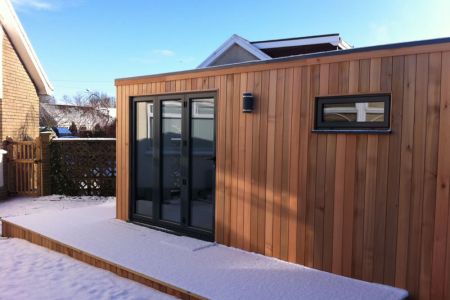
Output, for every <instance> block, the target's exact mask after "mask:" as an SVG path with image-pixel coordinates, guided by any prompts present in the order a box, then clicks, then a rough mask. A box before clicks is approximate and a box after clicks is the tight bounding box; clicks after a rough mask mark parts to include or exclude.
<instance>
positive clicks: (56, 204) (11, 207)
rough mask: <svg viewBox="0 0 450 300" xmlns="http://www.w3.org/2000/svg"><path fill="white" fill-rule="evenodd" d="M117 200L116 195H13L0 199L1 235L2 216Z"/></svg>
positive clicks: (0, 228)
mask: <svg viewBox="0 0 450 300" xmlns="http://www.w3.org/2000/svg"><path fill="white" fill-rule="evenodd" d="M115 201H116V198H115V197H97V196H94V197H93V196H74V197H70V196H61V195H51V196H44V197H11V198H9V199H7V200H0V236H1V232H2V227H1V219H2V218H7V217H15V216H23V215H30V214H37V213H44V212H49V211H55V210H63V209H70V208H77V207H86V206H91V205H100V204H111V203H112V204H114V203H115Z"/></svg>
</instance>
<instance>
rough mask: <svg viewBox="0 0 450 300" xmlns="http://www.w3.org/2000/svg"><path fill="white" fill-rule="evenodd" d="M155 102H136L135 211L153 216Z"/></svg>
mask: <svg viewBox="0 0 450 300" xmlns="http://www.w3.org/2000/svg"><path fill="white" fill-rule="evenodd" d="M153 137H154V132H153V103H148V102H137V103H136V205H135V213H137V214H140V215H144V216H147V217H152V216H153V188H154V186H153V181H152V175H153Z"/></svg>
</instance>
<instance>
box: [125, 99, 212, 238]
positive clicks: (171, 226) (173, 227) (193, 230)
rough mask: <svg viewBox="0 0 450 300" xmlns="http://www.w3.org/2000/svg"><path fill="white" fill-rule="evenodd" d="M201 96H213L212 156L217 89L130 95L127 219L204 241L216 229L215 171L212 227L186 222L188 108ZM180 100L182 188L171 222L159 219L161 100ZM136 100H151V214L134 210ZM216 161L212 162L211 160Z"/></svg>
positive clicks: (189, 189) (188, 143) (188, 197)
mask: <svg viewBox="0 0 450 300" xmlns="http://www.w3.org/2000/svg"><path fill="white" fill-rule="evenodd" d="M202 98H214V102H215V103H214V159H215V156H216V153H217V148H216V134H217V109H216V108H217V93H216V92H199V93H195V92H194V93H177V94H164V95H156V96H136V97H131V98H130V105H131V107H130V114H131V118H130V122H131V124H130V129H131V134H130V137H131V141H130V147H131V151H130V162H131V169H130V183H131V184H130V186H131V189H130V191H129V197H130V198H129V199H130V205H129V214H130V220H131V221H132V222H133V223H138V224H140V225H144V226H148V227H152V228H155V229H158V230H163V231H168V232H171V233H174V234H182V235H188V236H192V237H195V238H199V239H202V240H207V241H214V231H215V188H216V187H215V183H216V182H215V172H214V178H213V208H212V209H213V214H212V218H213V220H212V228H211V231H209V230H205V229H202V228H198V227H193V226H190V225H189V221H190V217H191V216H190V209H189V208H190V204H191V203H190V201H191V200H190V195H191V187H190V174H191V158H190V153H191V142H190V130H191V124H190V123H191V110H190V103H191V100H192V99H202ZM168 100H173V101H181V102H182V151H181V172H182V173H181V174H182V186H184V188H182V191H181V199H182V200H181V204H180V205H181V208H180V210H181V222H180V223H176V222H171V221H168V220H162V219H161V200H162V199H161V197H162V195H161V184H162V182H161V175H162V161H161V147H162V141H161V122H162V118H161V102H162V101H168ZM137 102H153V104H154V106H153V107H154V122H155V124H154V130H155V136H154V146H153V149H154V150H153V151H154V154H153V157H154V158H153V163H154V174H153V176H152V178H153V179H154V180H155V186H157V187H158V188H155V189H153V199H154V200H153V217H152V218H151V217H148V216H144V215H141V214H137V213H135V211H136V202H135V200H136V180H135V178H136V170H137V169H136V146H135V141H136V113H135V112H136V103H137ZM214 165H215V164H214Z"/></svg>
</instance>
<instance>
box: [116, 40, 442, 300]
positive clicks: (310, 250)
mask: <svg viewBox="0 0 450 300" xmlns="http://www.w3.org/2000/svg"><path fill="white" fill-rule="evenodd" d="M416 49H417V51H413V50H412V49H411V48H406V49H404V52H399V51H393V52H392V53H395V56H394V55H388V53H387V52H386V51H385V50H383V51H380V52H373V53H372V55H366V54H355V55H353V56H347V58H346V59H342V57H336V58H335V59H333V58H332V57H331V58H330V57H328V58H326V59H325V58H324V59H319V60H308V61H305V62H295V61H294V62H292V63H291V64H288V63H280V64H270V65H269V64H268V65H267V66H265V67H262V66H259V65H258V67H255V66H248V67H236V68H235V69H232V70H228V71H224V70H222V69H217V70H215V71H208V72H206V71H205V72H204V74H203V73H199V74H200V75H199V74H197V73H192V74H189V73H186V74H184V75H177V76H174V77H173V78H172V77H171V76H168V77H165V76H164V77H161V78H160V80H159V81H158V80H157V79H155V78H153V77H151V78H148V83H146V82H138V83H136V84H134V83H133V84H125V83H123V84H120V85H118V87H117V98H118V125H117V126H118V130H117V142H118V147H117V159H118V161H117V168H118V175H117V199H118V204H117V217H118V218H120V219H124V220H128V218H129V216H128V207H129V199H128V195H129V184H130V183H129V182H128V181H129V178H128V176H129V172H130V167H129V146H130V141H129V138H130V135H129V134H130V132H129V125H130V124H129V120H130V119H129V117H130V111H129V97H131V96H135V95H146V94H159V93H171V92H185V91H202V90H217V141H216V143H217V144H216V145H217V146H216V147H217V171H216V172H217V173H216V224H215V239H216V240H217V241H218V242H219V243H222V244H225V245H229V246H233V247H238V248H242V249H245V250H250V251H254V252H258V253H262V254H265V255H269V256H274V257H278V258H280V259H283V260H288V261H291V262H296V263H300V264H303V265H306V266H309V267H314V268H317V269H322V270H326V271H330V272H334V273H337V274H343V275H345V276H349V277H353V278H358V279H364V280H368V281H374V282H380V283H385V284H389V285H395V286H398V287H402V288H406V289H407V290H409V291H410V292H411V293H412V295H413V298H420V299H444V298H447V299H448V297H449V293H450V290H449V286H450V246H449V243H450V242H449V241H450V228H449V227H450V222H449V214H450V212H449V207H450V206H449V204H448V203H449V198H450V192H449V191H450V189H449V185H450V160H449V158H448V157H449V156H448V149H450V136H449V133H448V132H449V128H450V123H449V122H450V121H449V120H450V114H449V111H448V110H449V108H448V105H449V102H450V88H449V86H450V71H449V70H450V52H449V50H450V45H448V48H445V47H444V46H442V45H441V46H439V47H437V48H433V47H431V46H430V48H429V51H425V48H423V47H418V48H416ZM445 49H447V50H445ZM444 50H445V51H444ZM202 74H203V75H202ZM131 82H132V81H131ZM243 92H252V93H253V94H254V95H255V99H256V106H255V109H254V112H253V113H251V114H243V113H242V112H241V105H242V103H241V101H242V99H241V97H242V93H243ZM379 92H382V93H390V94H391V95H392V104H391V128H392V132H391V133H389V134H381V135H380V134H348V133H347V134H344V133H340V134H331V133H327V134H326V133H316V132H313V131H312V129H313V123H314V101H315V97H316V96H325V95H341V94H343V95H345V94H357V93H379Z"/></svg>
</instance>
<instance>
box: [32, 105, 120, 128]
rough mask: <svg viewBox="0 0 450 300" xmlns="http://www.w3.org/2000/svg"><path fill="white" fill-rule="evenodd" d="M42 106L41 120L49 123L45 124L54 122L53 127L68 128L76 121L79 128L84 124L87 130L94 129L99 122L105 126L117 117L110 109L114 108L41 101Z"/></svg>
mask: <svg viewBox="0 0 450 300" xmlns="http://www.w3.org/2000/svg"><path fill="white" fill-rule="evenodd" d="M40 108H41V109H40V115H41V116H40V118H41V121H43V122H44V123H47V124H42V125H43V126H46V125H48V123H50V124H52V123H53V124H52V125H51V127H53V126H57V127H66V128H68V127H70V125H72V122H75V124H76V125H77V127H78V129H80V127H82V126H84V127H86V129H87V130H93V129H94V127H95V125H97V124H99V125H100V126H102V127H103V126H106V125H108V124H110V123H111V122H112V121H113V120H114V119H115V118H114V117H112V114H113V113H109V110H110V109H113V108H101V109H95V108H93V107H89V106H76V105H65V104H50V103H41V104H40ZM114 110H115V108H114ZM41 123H42V122H41Z"/></svg>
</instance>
